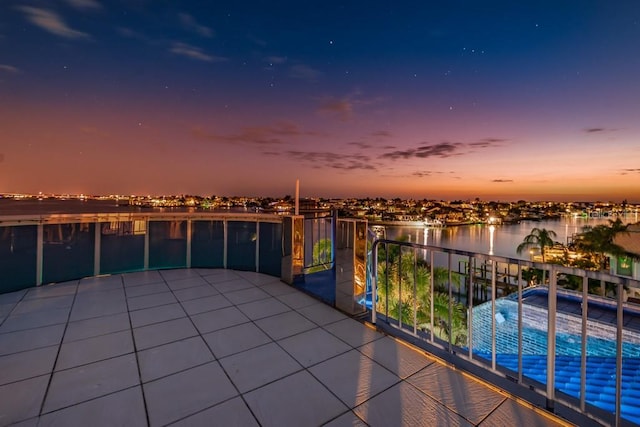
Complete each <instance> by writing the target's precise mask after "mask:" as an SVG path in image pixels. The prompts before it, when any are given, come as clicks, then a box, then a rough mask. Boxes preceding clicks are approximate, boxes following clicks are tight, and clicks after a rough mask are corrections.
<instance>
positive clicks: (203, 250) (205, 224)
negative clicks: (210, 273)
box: [191, 221, 224, 268]
mask: <svg viewBox="0 0 640 427" xmlns="http://www.w3.org/2000/svg"><path fill="white" fill-rule="evenodd" d="M191 229H192V236H191V267H203V268H223V267H224V221H194V222H193V223H192V224H191Z"/></svg>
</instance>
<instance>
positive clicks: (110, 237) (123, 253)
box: [100, 220, 147, 274]
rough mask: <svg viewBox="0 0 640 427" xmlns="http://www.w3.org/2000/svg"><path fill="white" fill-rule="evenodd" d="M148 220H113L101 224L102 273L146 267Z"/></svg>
mask: <svg viewBox="0 0 640 427" xmlns="http://www.w3.org/2000/svg"><path fill="white" fill-rule="evenodd" d="M146 233H147V228H146V221H144V220H140V221H112V222H103V223H101V224H100V273H102V274H108V273H121V272H126V271H135V270H142V269H144V236H145V234H146Z"/></svg>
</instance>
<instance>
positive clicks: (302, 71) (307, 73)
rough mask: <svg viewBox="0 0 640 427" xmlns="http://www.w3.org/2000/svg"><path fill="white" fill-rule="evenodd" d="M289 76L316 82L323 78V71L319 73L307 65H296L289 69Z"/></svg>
mask: <svg viewBox="0 0 640 427" xmlns="http://www.w3.org/2000/svg"><path fill="white" fill-rule="evenodd" d="M289 76H291V77H293V78H294V79H300V80H306V81H308V82H315V81H317V80H318V79H319V78H320V77H322V71H318V70H316V69H315V68H311V67H310V66H308V65H305V64H296V65H293V66H292V67H291V68H290V69H289Z"/></svg>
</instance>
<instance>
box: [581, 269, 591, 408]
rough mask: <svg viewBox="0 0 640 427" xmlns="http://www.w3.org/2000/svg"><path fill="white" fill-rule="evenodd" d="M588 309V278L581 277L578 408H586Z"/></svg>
mask: <svg viewBox="0 0 640 427" xmlns="http://www.w3.org/2000/svg"><path fill="white" fill-rule="evenodd" d="M588 310H589V278H588V277H587V276H584V277H583V278H582V325H581V326H582V328H581V331H582V336H581V341H580V342H581V345H582V348H581V349H580V410H581V411H582V412H584V411H585V409H586V406H587V405H586V400H587V397H586V392H587V316H588Z"/></svg>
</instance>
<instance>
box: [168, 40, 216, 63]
mask: <svg viewBox="0 0 640 427" xmlns="http://www.w3.org/2000/svg"><path fill="white" fill-rule="evenodd" d="M169 52H171V53H174V54H176V55H181V56H186V57H187V58H191V59H196V60H198V61H205V62H224V61H227V58H223V57H221V56H213V55H209V54H207V53H205V52H204V51H203V50H202V49H201V48H199V47H195V46H191V45H188V44H186V43H180V42H174V43H172V44H171V48H170V49H169Z"/></svg>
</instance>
